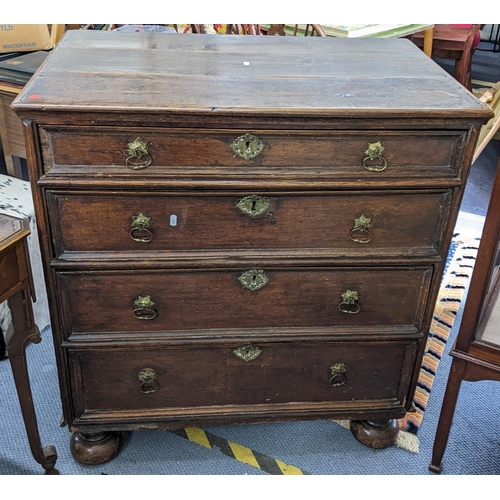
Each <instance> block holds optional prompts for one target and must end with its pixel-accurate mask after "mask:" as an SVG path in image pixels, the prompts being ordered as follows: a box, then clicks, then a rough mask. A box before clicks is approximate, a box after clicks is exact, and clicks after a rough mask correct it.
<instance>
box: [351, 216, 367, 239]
mask: <svg viewBox="0 0 500 500" xmlns="http://www.w3.org/2000/svg"><path fill="white" fill-rule="evenodd" d="M371 221H372V220H371V218H369V217H365V216H364V215H361V217H359V218H358V219H354V227H353V228H352V229H351V231H350V233H349V236H350V238H351V240H352V241H355V242H356V243H369V242H370V240H371V239H372V235H371V234H370V231H368V229H369V228H371V227H372V223H371Z"/></svg>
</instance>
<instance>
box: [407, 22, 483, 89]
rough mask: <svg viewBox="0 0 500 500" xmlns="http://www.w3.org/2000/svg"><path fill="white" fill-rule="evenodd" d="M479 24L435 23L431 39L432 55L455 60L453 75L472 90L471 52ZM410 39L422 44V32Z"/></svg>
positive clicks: (479, 27) (477, 35)
mask: <svg viewBox="0 0 500 500" xmlns="http://www.w3.org/2000/svg"><path fill="white" fill-rule="evenodd" d="M480 29H481V25H480V24H472V25H470V27H468V28H464V27H461V26H454V25H451V24H436V25H435V26H434V35H433V39H432V56H433V57H439V58H443V59H454V60H455V74H454V75H453V76H454V77H455V78H456V79H457V80H458V81H459V82H460V83H461V84H462V85H463V86H464V87H466V88H467V89H468V90H470V91H472V79H471V66H472V54H473V53H474V49H475V45H476V44H477V43H478V37H479V30H480ZM412 41H413V43H415V44H416V45H417V46H418V47H420V48H423V46H424V32H423V31H422V32H419V33H415V34H414V35H413V36H412Z"/></svg>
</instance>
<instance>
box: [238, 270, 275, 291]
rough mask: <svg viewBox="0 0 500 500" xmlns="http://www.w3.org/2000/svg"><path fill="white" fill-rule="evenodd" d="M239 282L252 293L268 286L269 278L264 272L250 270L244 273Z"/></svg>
mask: <svg viewBox="0 0 500 500" xmlns="http://www.w3.org/2000/svg"><path fill="white" fill-rule="evenodd" d="M238 281H239V282H240V283H241V284H242V285H243V286H244V287H245V288H248V289H249V290H251V291H252V292H253V291H255V290H258V289H259V288H262V287H263V286H266V285H267V283H268V281H269V276H268V275H267V274H266V273H265V272H264V271H262V270H259V269H250V271H246V272H244V273H243V274H242V275H241V276H240V277H239V278H238Z"/></svg>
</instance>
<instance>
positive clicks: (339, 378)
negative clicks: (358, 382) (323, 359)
mask: <svg viewBox="0 0 500 500" xmlns="http://www.w3.org/2000/svg"><path fill="white" fill-rule="evenodd" d="M330 371H331V374H330V375H331V377H330V385H331V386H333V387H339V386H341V385H344V384H345V383H346V380H347V377H346V374H345V373H346V371H347V366H346V365H345V364H344V363H335V364H334V365H333V366H330Z"/></svg>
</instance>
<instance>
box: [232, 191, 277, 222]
mask: <svg viewBox="0 0 500 500" xmlns="http://www.w3.org/2000/svg"><path fill="white" fill-rule="evenodd" d="M270 205H271V203H270V202H269V200H268V199H267V198H264V197H262V196H258V195H256V194H252V195H250V196H245V198H242V199H241V200H240V201H238V203H237V204H236V206H237V207H238V208H239V209H240V210H241V212H242V213H244V214H246V215H249V216H250V217H258V216H259V215H262V214H263V213H265V212H266V210H267V209H268V208H269V207H270Z"/></svg>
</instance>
